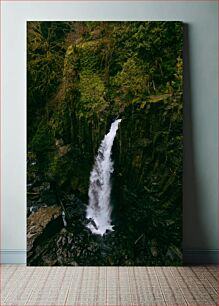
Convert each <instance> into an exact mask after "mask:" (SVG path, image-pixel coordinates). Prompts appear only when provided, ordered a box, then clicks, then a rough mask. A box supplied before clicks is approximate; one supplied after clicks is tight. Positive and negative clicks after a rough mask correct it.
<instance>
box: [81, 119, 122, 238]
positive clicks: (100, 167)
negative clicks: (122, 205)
mask: <svg viewBox="0 0 219 306" xmlns="http://www.w3.org/2000/svg"><path fill="white" fill-rule="evenodd" d="M120 122H121V119H117V120H115V121H114V122H113V123H112V124H111V127H110V131H109V133H108V134H106V135H105V136H104V138H103V140H102V142H101V144H100V147H99V149H98V154H97V156H96V159H95V163H94V166H93V169H92V171H91V174H90V186H89V192H88V196H89V204H88V207H87V214H86V217H87V219H89V220H90V222H89V224H88V225H87V227H88V228H89V229H90V230H91V231H92V233H94V234H99V235H104V233H105V232H106V231H107V230H109V231H113V226H112V224H111V211H112V208H111V205H110V195H111V180H110V178H111V174H112V173H113V170H114V169H113V161H112V159H111V151H112V146H113V141H114V139H115V136H116V132H117V130H118V127H119V123H120Z"/></svg>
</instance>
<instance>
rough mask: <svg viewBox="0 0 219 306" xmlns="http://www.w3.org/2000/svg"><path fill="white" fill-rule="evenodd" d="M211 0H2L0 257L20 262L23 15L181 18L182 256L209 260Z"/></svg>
mask: <svg viewBox="0 0 219 306" xmlns="http://www.w3.org/2000/svg"><path fill="white" fill-rule="evenodd" d="M217 12H218V11H217V1H190V2H186V1H144V2H143V1H139V2H137V1H128V2H125V1H116V2H115V1H112V2H111V1H107V2H106V1H103V2H100V1H96V2H95V1H92V2H80V3H79V2H74V1H72V2H71V1H69V2H65V3H61V1H60V2H58V1H54V2H52V1H47V2H43V3H42V2H32V1H25V2H20V1H10V2H9V1H5V2H3V4H2V18H1V33H2V34H1V36H2V46H1V48H2V54H1V73H2V90H1V101H2V110H1V116H2V117H1V119H2V143H1V152H2V165H1V169H2V199H1V245H0V247H1V249H0V252H1V255H2V256H1V262H4V263H6V262H7V263H18V262H20V263H24V262H25V260H26V197H25V184H26V165H25V164H26V162H25V152H26V75H25V73H26V45H25V41H26V21H27V20H181V21H183V22H185V24H186V26H185V49H184V63H185V73H184V77H185V78H184V84H185V99H184V100H185V103H184V104H185V106H184V148H185V149H184V203H183V205H184V216H183V218H184V254H185V258H184V259H185V262H197V263H198V262H217V249H218V245H217V243H218V204H217V186H218V181H217V117H218V112H217V107H218V103H217V102H218V92H217V85H218V81H217V80H218V36H217V31H218V30H217V29H218V28H217Z"/></svg>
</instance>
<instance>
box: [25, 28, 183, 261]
mask: <svg viewBox="0 0 219 306" xmlns="http://www.w3.org/2000/svg"><path fill="white" fill-rule="evenodd" d="M34 26H35V27H34ZM34 26H33V23H30V24H29V34H28V35H29V42H28V110H29V116H30V117H33V116H35V120H34V121H32V122H30V125H29V126H28V150H29V152H28V184H29V187H28V192H29V194H28V207H29V209H28V213H29V214H30V216H29V217H28V224H32V223H31V222H32V221H31V220H32V219H33V218H34V217H33V214H35V215H36V214H39V215H40V216H41V215H42V218H44V217H43V216H45V220H44V221H43V223H45V226H44V227H43V228H41V229H40V230H39V231H38V229H37V230H36V231H35V232H34V231H32V229H33V227H32V229H31V227H29V226H28V239H29V240H28V243H29V245H30V253H29V255H28V256H29V257H28V258H29V264H42V265H43V264H48V263H49V264H50V265H52V264H56V265H59V264H60V265H65V264H66V265H76V264H83V265H89V264H91V265H92V264H94V265H102V264H108V265H118V264H119V265H122V264H126V265H130V264H131V265H141V264H142V265H143V264H152V265H156V264H157V265H159V264H178V263H180V262H181V240H182V224H181V223H182V220H181V219H182V36H181V35H182V25H181V24H180V23H177V22H175V23H171V25H170V24H168V23H166V22H160V23H155V22H142V23H141V22H133V23H116V22H115V23H113V22H111V23H110V22H109V23H92V22H91V23H67V24H66V23H63V25H62V27H63V28H64V29H66V32H65V33H66V34H65V35H63V34H59V30H58V29H59V28H57V25H56V24H54V23H47V24H46V25H45V24H44V23H43V26H42V23H38V24H37V25H36V24H35V25H34ZM36 27H38V32H39V33H40V35H41V36H39V35H38V34H36V33H34V31H35V28H36ZM46 29H47V30H46ZM48 33H50V36H51V35H54V38H53V40H51V41H50V40H49V37H50V36H48V35H49V34H48ZM34 35H35V36H36V35H38V36H37V37H40V39H41V41H40V42H39V44H38V45H36V44H37V42H36V40H34V39H33V37H35V36H34ZM45 41H46V42H47V45H43V42H45ZM45 46H46V47H45ZM37 65H38V66H37ZM37 67H38V68H39V71H40V69H43V71H44V70H45V69H49V71H48V72H47V73H48V74H49V76H47V77H46V82H47V86H44V83H43V80H42V79H41V78H40V76H38V77H37V73H38V71H36V70H37ZM45 67H47V68H45ZM58 67H59V68H58ZM50 78H51V79H50ZM41 83H42V84H41ZM37 88H38V89H37ZM44 91H45V92H46V93H47V94H44ZM39 98H40V99H41V103H39V102H38V101H39V100H38V99H39ZM118 116H119V117H120V118H122V122H121V126H120V129H119V131H118V134H117V136H116V139H115V142H114V146H113V160H114V163H115V166H114V168H115V171H114V175H113V189H112V190H113V193H112V205H113V223H114V224H115V232H113V233H111V234H108V235H107V238H106V237H104V238H103V240H102V241H100V238H99V237H98V236H95V235H91V233H90V232H89V231H88V230H87V229H86V228H85V225H86V219H85V209H86V204H87V201H88V187H89V186H88V184H89V175H90V171H91V169H92V165H93V162H94V157H95V155H96V152H97V149H98V147H99V144H100V141H101V139H102V138H103V136H104V134H105V133H106V132H107V131H108V129H109V127H110V124H111V122H112V120H113V119H114V118H116V117H118ZM29 119H30V118H29ZM43 186H44V187H43ZM46 186H47V187H46ZM34 188H35V189H34ZM34 193H35V194H34ZM37 194H38V196H37ZM51 205H53V206H51ZM54 205H56V207H59V209H61V210H62V211H63V212H64V213H65V216H66V220H67V224H68V225H67V227H66V228H64V226H63V221H62V217H61V215H60V212H59V216H58V217H57V222H58V224H59V225H58V229H59V230H58V231H55V232H53V230H51V231H50V233H52V235H47V234H46V233H47V231H48V229H47V226H50V225H51V228H52V227H53V226H52V223H54V222H55V220H54V219H53V218H52V215H53V214H52V215H50V212H51V211H50V210H49V209H51V210H52V211H53V209H55V208H54ZM42 206H45V208H40V207H42ZM31 207H35V208H34V209H33V208H31ZM30 208H31V209H30ZM57 209H58V208H57ZM34 210H36V211H37V210H38V211H37V212H36V213H34V212H32V211H34ZM43 211H45V212H46V213H45V215H44V214H43ZM58 211H59V210H58ZM47 212H48V216H46V215H47ZM50 217H51V218H50ZM58 220H59V221H58ZM44 234H45V235H44ZM32 235H33V236H32ZM39 236H42V239H38V237H39ZM30 237H34V238H35V239H34V240H35V242H34V240H32V238H31V239H30ZM61 237H62V238H61ZM52 246H53V247H52ZM52 249H53V251H51V250H52ZM42 252H43V254H45V256H43V257H42V256H41V257H40V256H39V254H41V253H42ZM64 254H65V255H64ZM103 254H104V256H103ZM121 257H123V259H124V260H122V259H121ZM40 258H41V259H40Z"/></svg>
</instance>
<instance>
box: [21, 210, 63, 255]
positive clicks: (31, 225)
mask: <svg viewBox="0 0 219 306" xmlns="http://www.w3.org/2000/svg"><path fill="white" fill-rule="evenodd" d="M58 217H61V208H60V207H58V206H50V207H42V208H40V209H39V210H38V211H37V212H36V213H34V214H32V215H30V216H29V217H28V218H27V252H29V251H30V250H31V249H32V248H33V245H34V242H35V240H36V239H37V238H38V237H39V236H40V235H42V233H43V231H44V229H45V228H46V227H47V225H48V224H49V223H50V222H52V221H54V220H56V219H57V218H58Z"/></svg>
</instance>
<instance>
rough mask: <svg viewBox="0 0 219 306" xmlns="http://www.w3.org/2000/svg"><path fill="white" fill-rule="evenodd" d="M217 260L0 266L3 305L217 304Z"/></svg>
mask: <svg viewBox="0 0 219 306" xmlns="http://www.w3.org/2000/svg"><path fill="white" fill-rule="evenodd" d="M217 273H218V272H217V266H205V267H202V266H199V267H26V266H24V265H3V266H1V289H2V290H1V303H0V305H17V306H21V305H42V306H46V305H77V306H82V305H103V306H106V305H113V306H115V305H129V306H131V305H133V306H134V305H136V306H137V305H168V306H170V305H174V306H175V305H218V303H217V301H218V280H217Z"/></svg>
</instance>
